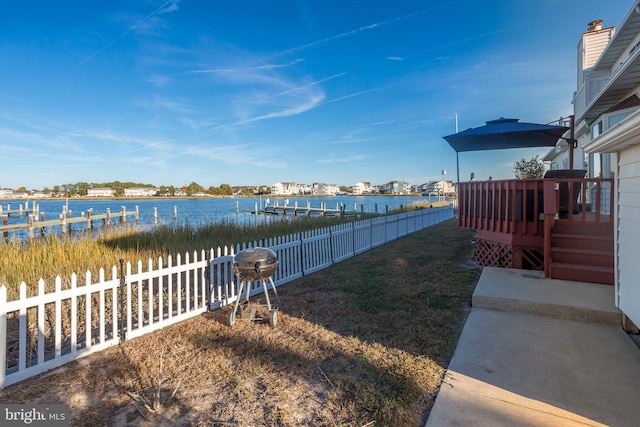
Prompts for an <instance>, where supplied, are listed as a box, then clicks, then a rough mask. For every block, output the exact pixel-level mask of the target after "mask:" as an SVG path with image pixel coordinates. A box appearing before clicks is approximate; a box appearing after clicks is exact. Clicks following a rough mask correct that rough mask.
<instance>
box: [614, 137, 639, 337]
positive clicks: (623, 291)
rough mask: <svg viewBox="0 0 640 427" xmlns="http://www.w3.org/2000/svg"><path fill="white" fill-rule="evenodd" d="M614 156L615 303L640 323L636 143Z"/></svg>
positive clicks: (637, 160)
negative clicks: (616, 214)
mask: <svg viewBox="0 0 640 427" xmlns="http://www.w3.org/2000/svg"><path fill="white" fill-rule="evenodd" d="M618 156H619V157H618V224H617V257H616V267H617V273H618V298H619V299H618V305H619V307H620V309H621V310H622V311H623V312H624V313H625V314H626V315H627V316H628V317H629V318H630V319H631V320H632V321H633V323H635V324H636V325H640V280H638V277H640V263H638V260H640V144H639V145H634V146H632V147H630V148H627V149H625V150H622V151H620V152H619V154H618Z"/></svg>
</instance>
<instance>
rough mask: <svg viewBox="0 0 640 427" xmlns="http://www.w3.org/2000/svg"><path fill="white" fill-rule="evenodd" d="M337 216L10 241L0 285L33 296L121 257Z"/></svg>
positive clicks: (263, 235) (288, 230) (2, 256)
mask: <svg viewBox="0 0 640 427" xmlns="http://www.w3.org/2000/svg"><path fill="white" fill-rule="evenodd" d="M340 221H341V220H340V219H337V218H327V217H314V218H306V217H304V218H297V219H296V220H285V221H274V222H271V223H268V224H259V225H257V226H255V225H253V226H249V225H238V224H235V223H230V222H223V223H216V224H209V225H204V226H200V227H198V228H195V227H192V226H190V225H189V224H187V225H184V226H177V227H174V226H166V225H163V226H159V227H157V228H153V229H147V230H141V229H138V228H135V227H132V226H131V227H130V226H126V227H113V228H109V229H107V230H106V231H104V232H103V233H101V234H100V235H98V236H94V235H93V234H89V233H87V234H80V235H75V236H68V235H62V236H59V235H53V234H51V235H47V236H45V238H42V239H35V240H32V241H27V242H19V241H12V242H9V243H8V244H2V245H0V284H4V285H5V286H7V298H8V299H9V300H12V299H16V298H17V297H18V290H19V284H20V283H21V282H25V283H26V284H27V295H28V296H32V295H35V292H36V291H37V283H38V281H39V280H40V279H43V280H44V281H45V285H46V291H47V292H51V291H53V287H54V284H55V277H56V276H60V277H61V279H62V282H63V283H62V287H63V289H64V288H65V287H68V286H69V285H70V283H69V282H70V277H71V274H72V273H76V274H77V275H78V276H80V277H81V276H83V275H84V274H85V273H86V272H87V271H89V272H91V274H92V276H94V277H95V276H97V274H98V272H99V271H100V269H101V268H103V269H104V270H105V272H106V273H107V275H110V274H111V273H110V271H111V269H112V267H113V266H118V264H119V260H120V259H124V260H125V263H126V262H131V263H135V262H137V261H138V260H142V261H143V262H146V260H148V259H149V258H151V259H154V260H157V259H158V258H159V257H163V258H164V259H165V260H166V258H167V257H168V256H169V255H171V256H173V257H175V256H176V255H178V254H182V255H184V254H185V253H187V252H193V251H201V250H203V249H204V250H208V249H211V248H217V247H223V246H227V245H233V244H238V243H243V242H260V241H261V240H262V239H269V238H273V237H278V236H285V235H291V234H296V233H300V232H303V231H307V230H311V229H317V228H322V227H328V226H331V225H334V224H337V223H339V222H340Z"/></svg>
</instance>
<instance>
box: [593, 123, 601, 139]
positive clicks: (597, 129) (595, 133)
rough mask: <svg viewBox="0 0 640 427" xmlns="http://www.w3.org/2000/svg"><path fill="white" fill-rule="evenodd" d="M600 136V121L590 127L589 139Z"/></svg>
mask: <svg viewBox="0 0 640 427" xmlns="http://www.w3.org/2000/svg"><path fill="white" fill-rule="evenodd" d="M601 134H602V120H601V121H599V122H598V123H596V124H595V125H593V126H592V127H591V139H596V138H597V137H599V136H600V135H601Z"/></svg>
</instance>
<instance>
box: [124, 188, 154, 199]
mask: <svg viewBox="0 0 640 427" xmlns="http://www.w3.org/2000/svg"><path fill="white" fill-rule="evenodd" d="M156 194H158V189H157V188H149V187H132V188H125V189H124V195H125V196H127V197H152V196H155V195H156Z"/></svg>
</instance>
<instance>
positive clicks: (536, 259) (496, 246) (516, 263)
mask: <svg viewBox="0 0 640 427" xmlns="http://www.w3.org/2000/svg"><path fill="white" fill-rule="evenodd" d="M475 258H476V263H477V264H478V265H483V266H487V267H501V268H523V269H527V270H540V271H542V270H544V256H543V254H542V251H541V250H540V249H539V248H527V247H520V246H513V245H511V244H509V243H502V242H496V241H493V240H485V239H478V238H476V244H475Z"/></svg>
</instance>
